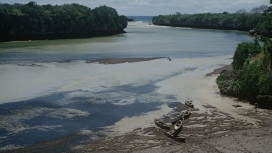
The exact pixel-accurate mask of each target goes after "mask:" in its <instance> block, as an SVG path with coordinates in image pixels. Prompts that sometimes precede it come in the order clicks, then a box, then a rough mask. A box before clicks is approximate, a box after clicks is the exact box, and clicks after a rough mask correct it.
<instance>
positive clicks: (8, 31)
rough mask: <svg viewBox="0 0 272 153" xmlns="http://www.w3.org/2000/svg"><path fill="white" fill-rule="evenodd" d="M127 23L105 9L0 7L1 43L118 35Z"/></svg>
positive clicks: (24, 5) (115, 12) (107, 8)
mask: <svg viewBox="0 0 272 153" xmlns="http://www.w3.org/2000/svg"><path fill="white" fill-rule="evenodd" d="M126 19H127V18H126V17H125V16H119V15H118V13H117V11H116V10H115V9H113V8H111V7H107V6H100V7H96V8H94V9H91V8H89V7H86V6H83V5H79V4H64V5H60V6H58V5H54V6H53V5H50V4H47V5H37V3H36V2H29V3H28V4H13V5H10V4H0V41H11V40H32V39H61V38H84V37H93V36H103V35H112V34H118V33H123V32H124V31H123V30H124V28H126V27H127V21H126Z"/></svg>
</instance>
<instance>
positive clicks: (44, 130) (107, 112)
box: [0, 85, 175, 148]
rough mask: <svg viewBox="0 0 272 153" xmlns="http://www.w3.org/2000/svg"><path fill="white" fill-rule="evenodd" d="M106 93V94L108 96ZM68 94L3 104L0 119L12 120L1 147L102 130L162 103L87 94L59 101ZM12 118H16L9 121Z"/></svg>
mask: <svg viewBox="0 0 272 153" xmlns="http://www.w3.org/2000/svg"><path fill="white" fill-rule="evenodd" d="M154 89H155V87H154V86H153V85H144V86H140V87H131V86H122V87H116V88H114V90H115V91H126V92H133V93H135V94H138V95H140V94H148V93H151V92H153V91H154ZM106 93H107V92H105V93H104V94H105V95H106ZM67 94H69V92H67V93H55V94H52V95H48V96H44V97H38V98H35V99H30V100H24V101H19V102H14V103H6V104H2V105H0V115H1V116H5V119H4V118H2V119H0V121H1V122H2V123H9V124H6V125H7V126H6V127H5V128H0V134H1V137H6V138H0V142H1V143H0V148H2V147H4V146H6V145H10V144H13V145H19V146H22V145H23V146H28V145H32V144H36V143H40V142H44V141H49V140H52V139H55V138H59V137H64V136H68V135H72V134H78V133H79V132H80V131H81V130H92V131H95V130H99V129H101V128H102V127H105V126H111V125H114V123H116V122H117V121H119V120H121V119H122V118H124V117H132V116H138V115H141V114H143V113H147V112H150V111H155V110H158V109H159V107H158V106H161V105H162V102H160V101H159V99H158V101H146V102H145V103H143V102H139V101H138V100H137V99H136V100H135V102H134V103H132V104H127V105H114V104H111V103H107V102H106V103H95V102H92V101H90V99H88V98H86V97H71V98H70V99H68V100H69V101H70V102H69V103H67V104H62V105H61V104H59V102H60V101H63V100H67V96H66V95H67ZM99 94H103V93H102V92H101V93H99ZM165 98H167V99H171V100H174V97H172V96H169V95H168V96H167V95H165ZM151 99H153V98H151ZM96 100H99V98H98V99H96ZM120 100H121V99H120ZM153 100H154V99H153ZM73 101H74V102H73ZM86 101H88V102H86ZM174 101H175V100H174ZM71 110H72V111H71ZM69 111H71V112H69ZM31 112H32V113H31ZM71 116H72V117H71ZM9 117H12V118H13V119H12V120H9V119H8V118H9ZM18 124H20V125H22V126H23V128H24V129H23V130H21V131H19V132H18V131H17V132H16V128H20V126H18ZM9 126H10V127H9ZM16 126H18V127H16ZM12 128H13V129H14V130H13V129H12Z"/></svg>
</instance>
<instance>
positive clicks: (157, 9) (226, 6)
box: [0, 0, 270, 16]
mask: <svg viewBox="0 0 272 153" xmlns="http://www.w3.org/2000/svg"><path fill="white" fill-rule="evenodd" d="M29 1H35V2H37V3H38V4H39V5H43V4H52V5H56V4H57V5H61V4H70V3H78V4H81V5H85V6H88V7H90V8H92V9H93V8H95V7H98V6H101V5H106V6H109V7H112V8H114V9H116V10H117V12H118V14H119V15H127V16H134V15H135V16H136V15H139V16H156V15H168V14H175V13H176V12H180V13H181V14H196V13H222V12H225V11H226V12H229V13H235V12H236V11H238V10H241V9H245V10H246V11H248V12H249V11H250V10H251V9H252V8H254V7H259V6H261V5H267V6H270V4H269V1H270V0H0V3H9V4H13V3H22V4H25V3H28V2H29Z"/></svg>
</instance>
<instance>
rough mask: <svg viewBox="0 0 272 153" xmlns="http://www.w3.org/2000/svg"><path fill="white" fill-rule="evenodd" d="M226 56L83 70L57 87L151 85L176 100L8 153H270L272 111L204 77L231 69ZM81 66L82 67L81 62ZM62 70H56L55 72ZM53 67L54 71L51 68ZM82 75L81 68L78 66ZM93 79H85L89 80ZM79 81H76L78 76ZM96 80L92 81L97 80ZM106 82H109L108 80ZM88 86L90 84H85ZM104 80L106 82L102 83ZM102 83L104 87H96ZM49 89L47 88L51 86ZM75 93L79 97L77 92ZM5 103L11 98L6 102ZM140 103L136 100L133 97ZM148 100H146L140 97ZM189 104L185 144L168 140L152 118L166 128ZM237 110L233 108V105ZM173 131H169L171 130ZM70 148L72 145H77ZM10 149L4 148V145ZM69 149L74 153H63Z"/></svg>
mask: <svg viewBox="0 0 272 153" xmlns="http://www.w3.org/2000/svg"><path fill="white" fill-rule="evenodd" d="M230 63H231V60H230V59H229V57H215V58H214V57H208V58H196V59H177V60H175V59H173V60H172V61H171V62H170V61H167V60H166V59H158V60H152V61H145V62H140V63H124V64H114V65H102V66H101V65H98V64H95V63H91V64H90V66H86V65H84V67H83V68H84V69H83V70H84V72H86V74H85V73H84V75H83V76H82V75H79V74H77V75H76V76H72V77H71V76H70V78H68V79H67V80H68V81H69V82H72V83H70V84H65V83H63V84H64V85H62V86H60V87H59V88H57V91H68V90H75V89H77V88H79V87H80V88H82V84H84V89H85V90H88V91H92V90H102V89H103V88H105V87H110V86H114V85H116V84H118V85H120V84H121V85H123V84H133V85H134V86H138V85H141V84H145V83H147V82H149V83H150V82H152V83H153V84H154V86H156V88H155V90H154V93H152V94H155V95H171V96H173V97H175V98H176V101H174V102H173V101H172V102H169V101H167V100H165V99H160V102H162V105H161V106H160V107H159V109H158V110H156V111H152V112H148V113H146V114H141V115H139V116H133V117H125V118H123V119H121V120H120V121H118V122H116V123H115V125H113V126H109V127H104V129H103V130H97V131H91V130H88V129H83V130H81V132H80V133H79V134H76V135H73V136H67V137H65V138H59V139H55V140H52V141H49V142H43V143H39V144H36V145H33V146H29V147H25V148H21V149H17V150H13V151H11V152H41V151H44V152H52V151H56V150H61V148H62V147H63V146H65V148H66V149H64V150H63V151H62V152H66V151H67V152H79V153H81V152H205V151H206V152H269V151H270V146H271V142H272V134H271V133H272V132H271V128H270V127H269V126H271V125H272V121H271V120H272V119H271V115H272V111H270V110H262V109H259V111H258V112H254V107H253V106H251V105H250V104H248V103H242V102H238V101H237V100H236V99H233V98H228V97H222V96H221V95H220V94H219V90H218V88H217V85H216V83H215V79H216V77H217V75H212V74H210V75H209V76H208V77H207V76H206V74H208V73H210V72H212V71H213V70H214V69H216V68H220V67H221V66H224V65H229V64H230ZM79 64H80V63H79ZM79 64H78V65H77V67H76V68H74V67H72V68H71V67H69V71H66V69H61V70H62V71H61V72H65V73H64V74H69V73H71V71H72V72H74V71H76V72H78V73H80V72H81V71H78V67H79ZM60 66H62V65H61V64H60V65H58V67H57V68H58V69H59V68H60ZM54 68H55V67H54ZM81 70H82V67H81ZM92 75H94V76H93V77H91V78H90V77H89V76H92ZM78 76H80V78H81V79H80V80H78V79H77V77H78ZM95 76H96V77H95ZM109 78H110V79H109ZM90 81H91V83H89V82H90ZM105 81H106V82H105ZM100 82H103V84H99V83H100ZM50 88H51V87H50ZM75 94H78V93H75ZM6 98H7V99H8V98H9V97H6ZM134 98H135V97H133V96H132V97H125V98H124V99H123V101H120V102H119V103H118V105H120V104H126V103H125V102H127V103H128V104H130V103H133V102H134V101H135V99H134ZM137 98H139V97H137ZM144 98H150V97H148V96H147V97H146V96H145V97H144ZM187 99H190V100H192V101H193V103H194V105H195V109H192V114H191V116H190V117H189V118H188V119H187V120H184V121H183V125H184V127H183V130H182V132H181V134H182V135H183V136H184V137H186V143H180V142H176V141H174V140H172V139H169V138H167V137H166V136H165V135H164V133H163V131H162V129H160V128H159V127H157V126H156V125H155V124H154V122H153V119H154V118H158V119H160V120H162V121H164V122H166V123H167V124H169V125H170V116H171V115H172V114H174V113H177V112H180V111H182V110H185V109H188V106H186V105H184V101H185V100H187ZM237 103H239V105H241V106H242V107H240V108H235V107H233V106H232V105H233V104H237ZM171 128H172V129H173V127H172V126H171ZM81 139H82V141H80V142H78V141H76V142H78V143H74V142H75V140H81ZM7 147H8V146H7ZM67 148H69V149H71V150H72V151H69V150H67Z"/></svg>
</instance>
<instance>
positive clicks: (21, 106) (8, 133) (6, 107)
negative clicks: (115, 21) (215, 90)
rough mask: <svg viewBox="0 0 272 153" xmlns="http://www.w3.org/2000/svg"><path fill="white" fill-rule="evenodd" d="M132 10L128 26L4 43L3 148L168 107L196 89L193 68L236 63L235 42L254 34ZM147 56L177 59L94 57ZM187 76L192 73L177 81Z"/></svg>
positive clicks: (0, 69)
mask: <svg viewBox="0 0 272 153" xmlns="http://www.w3.org/2000/svg"><path fill="white" fill-rule="evenodd" d="M131 18H134V19H135V20H136V21H135V22H130V23H129V25H128V27H127V28H126V29H125V31H126V32H127V33H124V34H119V35H115V36H108V37H97V38H89V39H72V40H41V41H31V40H30V41H24V42H5V43H0V80H1V82H0V151H1V150H9V149H14V148H18V147H23V146H29V145H33V144H36V143H40V142H44V141H50V140H52V139H55V138H60V137H65V136H69V135H73V134H78V133H89V134H90V137H91V138H93V137H99V135H98V134H97V133H95V132H94V131H99V130H103V129H105V127H107V129H111V130H112V129H113V127H114V126H118V124H119V123H120V121H122V120H124V118H133V117H137V116H141V115H146V116H147V114H149V113H150V112H157V113H158V111H159V112H160V113H167V111H169V110H168V108H166V109H162V108H164V107H167V105H168V104H170V103H175V102H180V101H182V100H184V99H186V98H188V95H190V91H191V90H194V88H195V87H194V86H191V85H192V83H193V82H194V81H195V80H193V79H192V76H190V75H189V74H190V72H192V71H194V72H198V71H201V72H205V73H206V72H209V71H211V70H212V69H214V68H218V67H220V66H222V65H226V64H230V62H231V60H230V58H231V57H232V55H233V53H234V51H235V48H236V46H237V44H238V43H240V42H243V41H244V42H252V41H253V38H252V37H251V36H249V35H248V34H247V33H245V32H238V31H223V30H205V29H191V28H175V27H159V26H153V25H149V23H151V18H152V17H131ZM147 57H170V58H171V59H172V61H171V62H170V61H168V60H166V59H158V60H154V61H147V62H139V63H123V64H113V65H103V64H97V63H88V61H92V60H96V59H106V58H147ZM188 75H189V77H188ZM201 75H202V74H201ZM183 76H186V77H187V78H191V80H190V81H189V82H184V81H181V80H180V81H178V82H179V83H180V82H183V84H182V85H180V84H178V83H177V82H173V83H172V84H171V79H173V78H175V79H177V78H178V77H183ZM194 76H195V75H194ZM165 81H166V82H167V81H168V84H166V83H165ZM169 81H170V82H169ZM170 84H171V85H172V86H170ZM179 86H183V88H178V87H179ZM184 86H187V87H188V88H184ZM179 89H180V90H179ZM185 93H188V94H185ZM154 114H156V113H153V115H154ZM157 115H158V114H157ZM152 117H153V116H152ZM152 117H151V118H152ZM152 119H153V118H152ZM141 121H142V122H146V120H144V121H143V120H141ZM126 122H127V123H128V124H131V125H134V124H135V123H130V122H129V121H126ZM139 124H140V123H139ZM142 124H143V123H142ZM142 124H141V125H142ZM111 127H112V128H111ZM135 127H137V125H135V126H131V129H133V128H135ZM128 129H129V128H128ZM111 130H109V131H111ZM122 130H124V129H122ZM115 131H116V132H118V129H115Z"/></svg>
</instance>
